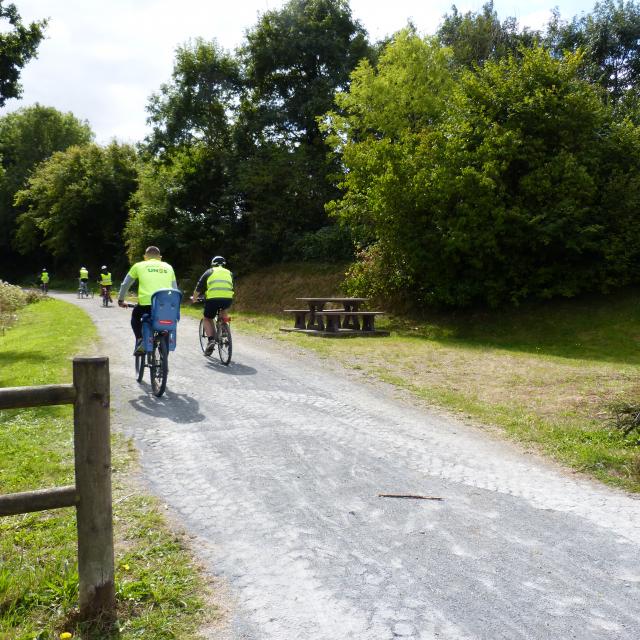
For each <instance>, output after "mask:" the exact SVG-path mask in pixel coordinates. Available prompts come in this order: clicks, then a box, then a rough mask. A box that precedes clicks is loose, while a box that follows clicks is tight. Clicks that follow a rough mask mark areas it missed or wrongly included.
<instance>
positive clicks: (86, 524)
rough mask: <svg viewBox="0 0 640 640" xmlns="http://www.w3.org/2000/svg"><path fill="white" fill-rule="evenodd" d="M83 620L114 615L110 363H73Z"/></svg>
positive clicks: (87, 360) (76, 360) (86, 360)
mask: <svg viewBox="0 0 640 640" xmlns="http://www.w3.org/2000/svg"><path fill="white" fill-rule="evenodd" d="M73 385H74V387H75V389H76V400H75V404H74V416H73V417H74V436H75V437H74V448H75V467H76V489H77V494H78V505H77V526H78V580H79V591H80V593H79V599H80V616H81V618H83V619H85V620H88V619H91V618H95V617H99V616H102V617H113V616H114V615H115V585H114V561H113V516H112V507H111V443H110V426H109V423H110V420H109V402H110V393H109V359H108V358H105V357H99V358H74V359H73Z"/></svg>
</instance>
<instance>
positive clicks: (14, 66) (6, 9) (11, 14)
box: [0, 0, 47, 107]
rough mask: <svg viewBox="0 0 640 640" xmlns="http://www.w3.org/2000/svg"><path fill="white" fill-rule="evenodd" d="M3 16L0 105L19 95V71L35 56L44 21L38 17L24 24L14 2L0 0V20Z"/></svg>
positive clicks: (0, 31)
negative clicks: (36, 20)
mask: <svg viewBox="0 0 640 640" xmlns="http://www.w3.org/2000/svg"><path fill="white" fill-rule="evenodd" d="M5 20H6V21H7V22H8V23H9V28H8V29H0V107H3V106H4V104H5V102H6V101H7V100H9V99H10V98H19V97H20V95H21V93H22V87H21V86H20V83H19V79H20V71H21V70H22V68H23V67H24V66H25V65H26V64H27V62H29V60H31V58H34V57H35V56H36V52H37V50H38V45H39V44H40V42H41V41H42V38H44V29H45V27H46V25H47V21H46V20H41V21H39V22H32V23H31V24H30V25H28V26H25V25H24V24H23V23H22V19H21V17H20V14H19V13H18V9H17V7H16V5H15V4H13V3H11V4H5V2H4V0H0V24H2V23H3V22H4V21H5Z"/></svg>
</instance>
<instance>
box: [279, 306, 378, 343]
mask: <svg viewBox="0 0 640 640" xmlns="http://www.w3.org/2000/svg"><path fill="white" fill-rule="evenodd" d="M296 300H299V301H300V302H306V304H307V308H306V309H285V310H284V312H285V313H291V314H293V315H294V316H295V326H294V327H293V328H288V327H283V328H282V329H281V331H300V332H303V333H308V334H314V335H323V336H347V335H368V336H372V335H378V336H379V335H389V332H388V331H379V330H376V328H375V318H376V317H377V316H379V315H382V314H383V312H382V311H362V310H361V309H360V306H361V305H362V304H363V303H364V302H366V301H367V300H369V298H348V297H345V296H328V297H324V298H319V297H313V298H296ZM328 304H331V305H341V306H340V307H339V308H336V307H335V306H332V307H331V308H329V309H327V308H325V306H326V305H328ZM300 306H301V307H302V306H303V305H300Z"/></svg>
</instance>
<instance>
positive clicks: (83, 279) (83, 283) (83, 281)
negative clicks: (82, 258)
mask: <svg viewBox="0 0 640 640" xmlns="http://www.w3.org/2000/svg"><path fill="white" fill-rule="evenodd" d="M87 282H89V271H88V269H87V268H86V267H80V289H81V290H82V291H84V293H86V294H87V295H89V289H88V287H87Z"/></svg>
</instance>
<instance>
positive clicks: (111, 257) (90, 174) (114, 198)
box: [16, 142, 137, 268]
mask: <svg viewBox="0 0 640 640" xmlns="http://www.w3.org/2000/svg"><path fill="white" fill-rule="evenodd" d="M136 183H137V161H136V153H135V150H134V149H133V148H132V147H131V146H128V145H119V144H117V143H115V142H113V143H111V144H110V145H109V146H108V147H106V148H103V147H100V146H98V145H95V144H89V145H85V146H82V147H80V146H72V147H69V148H68V149H66V150H65V151H58V152H56V153H54V154H53V155H52V156H51V158H49V160H47V161H45V162H43V163H41V164H40V165H38V167H37V168H36V169H35V171H34V172H33V174H32V175H31V176H30V178H29V180H28V185H27V187H26V188H25V189H23V190H21V191H19V192H18V193H17V194H16V204H17V205H18V206H19V207H24V213H22V214H21V215H20V216H19V217H18V231H17V243H18V248H19V250H20V251H21V252H23V253H28V252H31V251H34V250H36V249H38V248H40V250H41V251H45V252H47V253H48V254H49V255H52V256H53V257H54V259H55V261H56V264H57V265H58V266H59V267H65V266H66V267H69V268H70V267H74V268H75V267H77V266H78V264H79V263H81V262H82V263H84V264H87V265H90V264H94V265H96V266H97V261H98V262H107V263H108V264H109V265H116V266H117V265H119V266H120V267H123V266H124V262H125V256H124V242H123V238H122V230H123V228H124V225H125V222H126V219H127V204H128V201H129V199H130V197H131V195H132V193H133V192H134V190H135V188H136Z"/></svg>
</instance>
